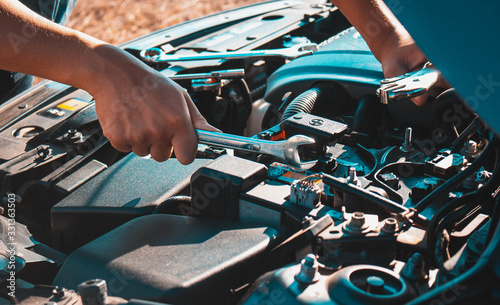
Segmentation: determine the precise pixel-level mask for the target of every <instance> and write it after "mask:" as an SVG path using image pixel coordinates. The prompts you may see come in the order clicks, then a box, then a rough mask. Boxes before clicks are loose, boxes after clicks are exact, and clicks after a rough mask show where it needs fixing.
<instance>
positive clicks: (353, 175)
mask: <svg viewBox="0 0 500 305" xmlns="http://www.w3.org/2000/svg"><path fill="white" fill-rule="evenodd" d="M347 182H349V183H352V184H355V185H357V186H359V179H358V174H357V172H356V168H355V167H354V166H351V167H349V174H348V176H347Z"/></svg>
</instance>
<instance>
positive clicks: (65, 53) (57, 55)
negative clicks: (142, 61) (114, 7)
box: [0, 0, 128, 91]
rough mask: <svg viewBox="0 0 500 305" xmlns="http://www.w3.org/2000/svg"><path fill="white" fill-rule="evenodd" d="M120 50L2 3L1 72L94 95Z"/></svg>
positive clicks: (19, 6) (0, 0)
mask: <svg viewBox="0 0 500 305" xmlns="http://www.w3.org/2000/svg"><path fill="white" fill-rule="evenodd" d="M123 53H124V52H123V51H121V50H119V49H118V48H116V47H113V46H110V45H108V44H106V43H104V42H102V41H100V40H98V39H95V38H93V37H90V36H88V35H86V34H83V33H81V32H78V31H75V30H71V29H69V28H66V27H63V26H60V25H58V24H55V23H53V22H50V21H48V20H46V19H45V18H43V17H41V16H39V15H37V14H36V13H34V12H32V11H31V10H29V9H28V8H27V7H25V6H24V5H22V4H21V3H19V2H18V1H12V0H0V69H3V70H10V71H16V72H21V73H26V74H32V75H36V76H40V77H44V78H48V79H52V80H55V81H58V82H62V83H65V84H69V85H72V86H75V87H78V88H83V89H85V90H88V91H93V90H94V88H93V87H94V86H97V84H98V83H99V80H98V77H99V76H100V75H103V73H102V72H103V71H98V69H105V68H107V67H106V64H109V63H107V61H109V60H107V57H109V58H112V57H113V55H115V54H116V55H115V56H117V57H124V58H125V57H127V56H128V55H127V54H123Z"/></svg>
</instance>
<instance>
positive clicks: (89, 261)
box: [54, 214, 278, 305]
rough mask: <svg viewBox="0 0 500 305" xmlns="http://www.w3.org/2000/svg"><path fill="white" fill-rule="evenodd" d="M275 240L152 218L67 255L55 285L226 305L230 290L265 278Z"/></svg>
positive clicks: (268, 232)
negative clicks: (96, 284) (103, 286)
mask: <svg viewBox="0 0 500 305" xmlns="http://www.w3.org/2000/svg"><path fill="white" fill-rule="evenodd" d="M277 237H278V233H277V231H276V230H274V229H272V228H268V227H252V226H249V225H244V224H241V223H236V222H233V221H229V220H212V219H203V218H193V217H188V216H176V215H167V214H155V215H148V216H143V217H139V218H136V219H134V220H132V221H130V222H128V223H126V224H124V225H123V226H121V227H119V228H117V229H115V230H113V231H111V232H109V233H107V234H106V235H104V236H101V237H100V238H98V239H96V240H94V241H92V242H91V243H89V244H87V245H85V246H83V247H81V248H80V249H78V250H76V251H75V252H73V253H72V254H71V255H70V256H69V258H68V260H67V261H66V263H65V264H64V266H63V267H62V268H61V271H60V272H59V274H58V275H57V277H56V279H55V280H54V284H55V285H59V286H62V287H67V288H71V289H74V288H76V287H77V285H78V284H79V283H81V282H83V281H85V280H89V279H93V278H101V279H104V280H106V281H107V283H108V290H109V294H110V295H114V296H119V297H122V298H125V299H130V298H138V299H146V300H152V301H159V302H165V303H169V304H190V305H191V304H227V303H228V301H229V299H230V293H229V291H230V289H236V288H239V287H241V286H243V285H245V284H247V283H249V281H250V280H253V279H255V278H256V277H257V276H258V275H259V274H262V273H263V272H265V271H266V267H267V266H266V258H267V252H268V250H269V249H270V248H271V247H273V246H274V245H276V242H277V239H278V238H277Z"/></svg>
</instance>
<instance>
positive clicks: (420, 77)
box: [377, 62, 440, 104]
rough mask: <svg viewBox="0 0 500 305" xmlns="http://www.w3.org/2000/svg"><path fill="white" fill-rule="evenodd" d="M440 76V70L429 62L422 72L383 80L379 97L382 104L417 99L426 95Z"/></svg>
mask: <svg viewBox="0 0 500 305" xmlns="http://www.w3.org/2000/svg"><path fill="white" fill-rule="evenodd" d="M439 76H440V73H439V71H438V69H436V67H434V66H433V65H432V64H431V63H430V62H427V63H426V64H425V65H424V67H423V68H422V69H421V70H418V71H414V72H408V73H405V74H403V75H400V76H396V77H392V78H386V79H383V80H381V81H380V88H379V89H377V95H378V96H379V97H380V101H381V102H382V104H388V103H389V102H392V101H399V100H403V99H407V98H412V97H416V96H419V95H422V94H424V93H426V92H427V91H428V90H429V89H430V88H431V86H433V85H434V84H435V83H436V82H437V81H438V79H439Z"/></svg>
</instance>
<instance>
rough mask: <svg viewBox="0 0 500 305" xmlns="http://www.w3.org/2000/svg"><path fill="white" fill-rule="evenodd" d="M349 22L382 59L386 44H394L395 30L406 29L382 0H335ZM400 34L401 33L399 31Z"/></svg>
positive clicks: (376, 55)
mask: <svg viewBox="0 0 500 305" xmlns="http://www.w3.org/2000/svg"><path fill="white" fill-rule="evenodd" d="M333 2H334V4H335V5H336V6H337V7H338V8H339V9H340V10H341V11H342V13H343V14H344V16H345V17H346V18H347V19H348V20H349V22H350V23H351V24H352V25H353V26H354V27H356V29H357V30H358V32H359V33H360V34H361V36H363V38H364V39H365V41H366V43H367V44H368V46H369V47H370V49H371V51H372V53H373V54H374V55H375V57H377V59H378V60H381V57H382V53H383V52H384V50H383V49H384V48H383V47H384V44H385V43H388V44H393V43H394V42H393V41H389V42H388V41H387V40H388V39H394V37H400V36H401V35H393V34H394V32H401V31H404V32H405V33H404V34H405V36H406V34H407V33H406V30H405V29H404V27H403V26H402V25H401V23H400V22H399V21H398V20H397V18H396V17H395V16H394V14H393V13H392V12H391V11H390V9H389V8H388V7H387V5H386V4H385V3H384V2H383V1H382V0H333ZM397 34H400V33H397Z"/></svg>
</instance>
